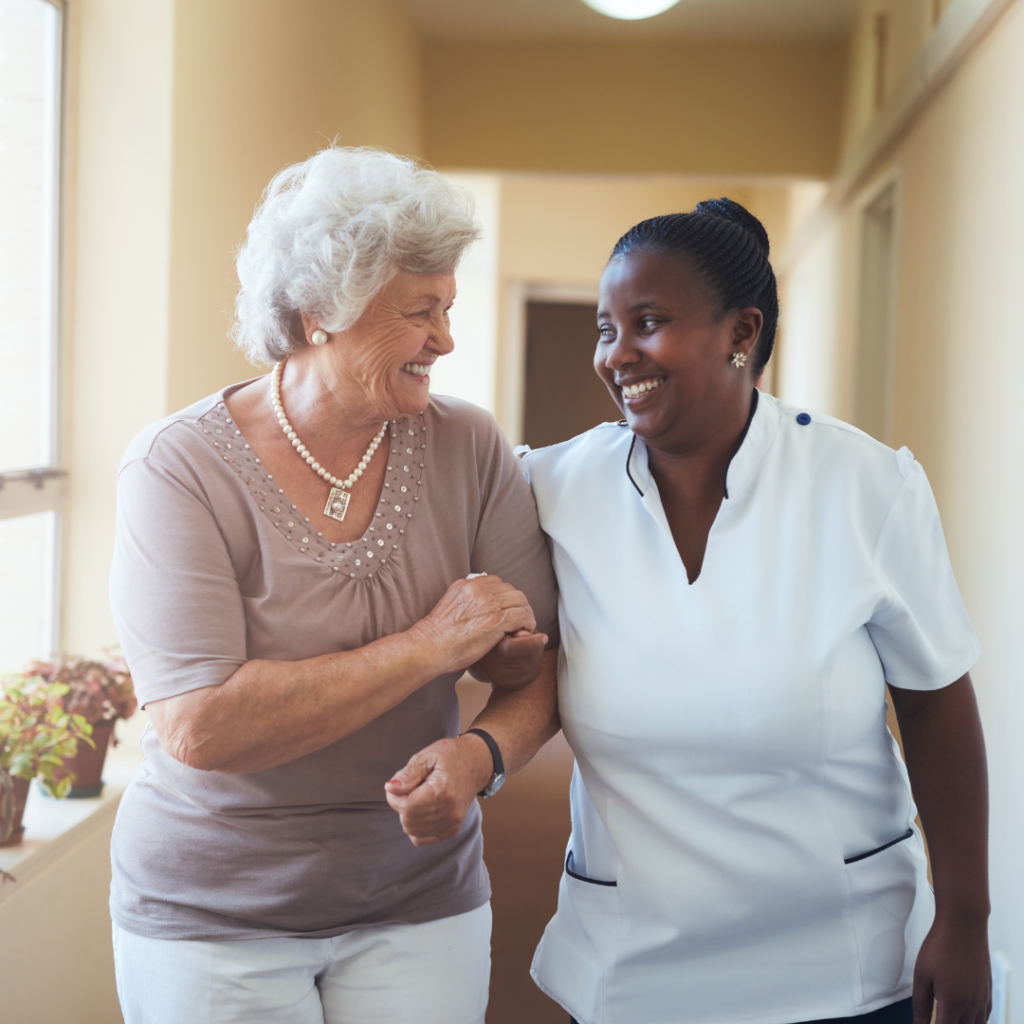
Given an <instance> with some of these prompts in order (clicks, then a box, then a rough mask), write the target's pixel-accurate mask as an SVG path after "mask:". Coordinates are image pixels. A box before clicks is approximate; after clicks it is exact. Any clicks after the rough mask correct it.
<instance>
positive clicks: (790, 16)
mask: <svg viewBox="0 0 1024 1024" xmlns="http://www.w3.org/2000/svg"><path fill="white" fill-rule="evenodd" d="M404 2H405V5H406V7H407V8H408V9H409V11H410V12H411V13H412V16H413V18H414V19H415V20H416V23H417V24H418V25H419V27H420V30H421V31H422V32H423V34H424V35H426V36H428V37H431V38H439V39H446V38H462V39H467V38H476V39H480V38H491V39H494V38H514V37H518V38H523V37H528V38H565V37H573V38H590V39H652V38H657V39H664V38H666V37H670V38H681V37H689V38H717V39H723V38H725V39H776V40H778V39H808V38H829V37H832V38H834V37H838V36H844V35H846V34H847V33H848V32H849V31H850V28H851V26H852V24H853V19H854V16H855V14H856V10H857V7H858V0H680V2H679V3H678V4H677V5H676V6H675V7H673V8H671V9H670V10H668V11H665V13H664V14H659V15H657V16H655V17H653V18H647V19H645V20H643V21H617V20H616V19H614V18H606V17H605V16H604V15H602V14H598V13H597V12H596V11H592V10H591V9H590V8H589V7H587V6H586V5H585V4H584V3H583V0H404Z"/></svg>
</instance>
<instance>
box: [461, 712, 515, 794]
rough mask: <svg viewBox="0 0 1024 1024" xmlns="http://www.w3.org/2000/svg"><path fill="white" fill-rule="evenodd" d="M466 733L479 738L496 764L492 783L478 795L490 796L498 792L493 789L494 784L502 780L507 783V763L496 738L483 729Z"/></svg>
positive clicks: (468, 730)
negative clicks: (503, 758) (502, 757)
mask: <svg viewBox="0 0 1024 1024" xmlns="http://www.w3.org/2000/svg"><path fill="white" fill-rule="evenodd" d="M466 733H473V735H474V736H479V737H480V739H482V740H483V741H484V743H486V744H487V746H488V748H489V749H490V751H491V760H492V761H493V762H494V774H493V775H492V776H491V781H490V782H489V783H488V784H487V785H486V786H485V787H484V788H483V789H482V790H480V792H479V793H478V794H477V795H478V796H490V795H491V793H492V792H496V790H492V789H491V787H492V785H493V784H494V782H495V781H496V780H497V779H501V781H502V782H504V781H505V779H504V776H505V762H504V761H503V760H502V759H501V750H500V749H499V748H498V744H497V743H496V742H495V740H494V737H493V736H492V735H491V734H490V733H489V732H485V731H484V730H483V729H467V730H466ZM489 791H490V792H489Z"/></svg>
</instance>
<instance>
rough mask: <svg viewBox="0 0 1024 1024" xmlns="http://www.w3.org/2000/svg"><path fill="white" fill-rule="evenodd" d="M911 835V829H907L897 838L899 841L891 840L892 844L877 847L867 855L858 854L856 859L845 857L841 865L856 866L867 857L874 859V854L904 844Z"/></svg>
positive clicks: (912, 832) (912, 831)
mask: <svg viewBox="0 0 1024 1024" xmlns="http://www.w3.org/2000/svg"><path fill="white" fill-rule="evenodd" d="M913 834H914V830H913V829H912V828H908V829H907V831H906V832H904V833H903V835H901V836H900V837H899V839H893V840H892V842H889V843H886V844H885V845H884V846H879V847H878V848H877V849H875V850H868V852H867V853H858V854H857V856H856V857H847V858H846V860H844V861H843V863H844V864H856V863H857V861H859V860H867V859H868V857H874V855H875V854H876V853H881V852H882V851H883V850H888V849H889V847H890V846H896V845H897V844H899V843H903V842H906V840H908V839H909V838H910V837H911V836H912V835H913Z"/></svg>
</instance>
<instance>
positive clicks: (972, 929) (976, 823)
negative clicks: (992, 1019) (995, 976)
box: [889, 674, 992, 1024]
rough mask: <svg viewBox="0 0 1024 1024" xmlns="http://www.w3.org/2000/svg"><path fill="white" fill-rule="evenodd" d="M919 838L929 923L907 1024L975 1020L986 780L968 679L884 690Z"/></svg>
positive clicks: (979, 1003)
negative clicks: (924, 841) (929, 883)
mask: <svg viewBox="0 0 1024 1024" xmlns="http://www.w3.org/2000/svg"><path fill="white" fill-rule="evenodd" d="M889 692H890V693H891V694H892V702H893V708H894V710H895V712H896V718H897V721H898V722H899V726H900V733H901V735H902V738H903V749H904V752H905V755H906V759H907V770H908V772H909V774H910V781H911V785H912V787H913V790H914V799H915V800H916V802H917V806H918V808H919V810H920V812H921V821H922V823H923V825H924V829H925V833H926V835H927V837H928V850H929V853H930V855H931V865H932V879H933V881H934V885H935V923H934V924H933V925H932V928H931V931H930V932H929V933H928V937H927V938H926V939H925V941H924V944H923V945H922V947H921V952H920V955H919V956H918V958H917V966H916V968H915V971H914V1024H929V1022H930V1021H931V1019H932V1004H933V1000H934V1002H935V1003H936V1004H937V1007H936V1018H935V1021H936V1024H984V1022H985V1021H987V1020H988V1015H989V1012H990V1010H991V1005H992V974H991V967H990V965H989V957H988V915H989V896H988V776H987V769H986V765H985V740H984V737H983V736H982V731H981V719H980V718H979V715H978V705H977V702H976V701H975V697H974V688H973V687H972V686H971V677H970V675H969V674H968V675H964V676H961V678H960V679H958V680H957V681H956V682H955V683H952V684H951V685H949V686H946V687H944V688H942V689H940V690H901V689H899V688H897V687H893V686H890V687H889Z"/></svg>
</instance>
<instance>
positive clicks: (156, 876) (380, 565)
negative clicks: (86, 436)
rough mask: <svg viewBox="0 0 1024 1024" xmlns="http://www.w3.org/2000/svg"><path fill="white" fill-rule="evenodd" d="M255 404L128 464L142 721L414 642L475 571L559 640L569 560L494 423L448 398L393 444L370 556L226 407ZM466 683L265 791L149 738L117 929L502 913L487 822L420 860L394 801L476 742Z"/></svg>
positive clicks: (125, 549) (405, 427)
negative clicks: (306, 499) (421, 772)
mask: <svg viewBox="0 0 1024 1024" xmlns="http://www.w3.org/2000/svg"><path fill="white" fill-rule="evenodd" d="M247 383H248V382H247ZM245 386H246V384H244V383H243V384H238V385H234V386H233V387H232V388H229V389H227V390H226V391H225V392H222V393H220V394H217V395H213V396H211V397H209V398H206V399H204V400H202V401H201V402H197V403H196V404H195V405H193V406H190V407H189V408H188V409H185V410H183V411H181V412H179V413H176V414H174V415H173V416H170V417H168V418H167V419H165V420H162V421H161V422H159V423H156V424H154V425H153V426H151V427H149V428H147V429H146V430H144V431H143V432H142V433H141V434H140V435H139V436H138V437H136V438H135V440H134V441H133V442H132V443H131V445H130V446H129V448H128V451H127V453H126V454H125V457H124V460H123V462H122V464H121V469H120V471H119V474H118V480H117V497H118V515H117V538H116V544H115V553H114V561H113V567H112V570H111V583H110V600H111V606H112V608H113V612H114V617H115V621H116V623H117V629H118V634H119V636H120V640H121V643H122V646H123V648H124V652H125V655H126V657H127V659H128V664H129V666H130V668H131V670H132V675H133V678H134V680H135V685H136V689H137V691H138V696H139V701H140V703H141V704H143V705H144V704H145V703H146V702H147V701H152V700H159V699H162V698H165V697H171V696H175V695H177V694H180V693H185V692H188V691H190V690H195V689H199V688H200V687H204V686H216V685H218V684H220V683H222V682H224V681H225V680H226V679H227V678H228V677H229V676H231V675H232V674H233V673H234V672H235V670H236V669H238V668H239V667H240V666H241V665H242V664H243V663H244V662H246V661H247V660H249V659H252V658H260V659H270V660H279V661H298V660H302V659H305V658H312V657H316V656H318V655H322V654H328V653H331V652H334V651H344V650H352V649H354V648H357V647H361V646H363V645H365V644H367V643H370V642H371V641H373V640H376V639H378V638H380V637H384V636H388V635H390V634H393V633H398V632H401V631H403V630H405V629H408V628H409V627H410V626H411V625H413V623H415V622H417V621H418V620H420V619H421V618H423V617H424V616H425V615H426V614H427V613H428V612H429V611H430V610H431V609H432V608H433V607H434V605H435V604H436V603H437V602H438V600H440V598H441V596H442V595H443V594H444V592H445V590H446V589H447V588H448V586H449V585H450V584H451V583H452V582H453V581H455V580H457V579H460V578H462V577H465V576H467V575H468V574H469V573H471V572H488V573H493V574H497V575H498V576H501V578H502V579H504V580H507V581H508V582H510V583H512V584H513V585H514V586H516V587H518V588H519V589H520V590H522V591H523V592H524V593H525V594H526V595H527V597H528V598H529V600H530V603H531V605H532V606H533V609H534V613H535V614H536V617H537V627H538V629H540V630H542V631H543V632H545V633H547V634H548V635H549V636H550V637H551V638H552V643H554V642H555V638H556V636H557V632H558V631H557V609H556V606H557V594H556V589H555V582H554V576H553V574H552V571H551V561H550V556H549V552H548V547H547V544H546V541H545V539H544V536H543V534H542V533H541V531H540V527H539V525H538V522H537V513H536V509H535V506H534V504H533V498H532V496H531V494H530V489H529V486H528V484H527V483H526V481H525V479H524V478H523V476H522V474H521V472H520V468H519V464H518V461H517V460H516V458H515V456H514V455H513V454H512V451H511V449H510V448H509V446H508V444H507V443H506V441H505V439H504V437H503V436H502V434H501V432H500V430H499V429H498V426H497V424H496V423H495V422H494V420H493V418H492V417H491V416H490V415H489V414H488V413H486V412H484V411H483V410H481V409H478V408H476V407H475V406H473V405H470V404H469V403H467V402H463V401H460V400H458V399H454V398H443V397H438V396H433V397H431V399H430V403H429V405H428V407H427V409H426V411H425V412H424V413H423V414H422V415H418V416H408V417H405V418H403V419H400V420H396V421H395V422H393V423H391V424H389V425H388V433H387V434H386V435H385V442H387V443H386V445H385V444H382V445H381V448H380V452H379V453H378V457H379V456H380V454H382V453H384V452H387V458H388V469H387V475H386V479H385V483H384V487H383V489H382V491H381V497H380V501H379V504H378V511H377V512H376V514H375V515H374V517H373V520H372V523H371V525H370V527H369V528H368V529H367V531H366V533H365V534H364V535H363V536H362V537H361V538H360V539H359V540H358V541H355V542H353V543H351V544H333V543H330V542H328V541H326V540H325V539H324V538H323V537H322V536H321V535H320V533H319V532H318V530H317V528H316V526H317V524H316V523H311V522H309V521H308V520H307V519H305V518H303V517H302V516H301V515H299V513H298V511H297V510H296V508H295V506H294V505H293V504H292V503H291V502H290V501H289V499H288V495H287V494H285V493H284V492H283V491H282V490H281V489H280V488H279V487H277V486H276V484H275V481H274V480H273V478H272V476H271V475H270V474H269V473H267V472H266V470H265V468H264V467H263V465H262V464H261V463H260V460H259V459H258V458H256V456H255V455H254V453H253V452H252V450H251V449H250V448H249V446H248V444H247V443H246V441H245V438H244V437H243V436H242V434H241V432H240V431H239V429H238V428H237V427H236V426H235V424H234V423H233V422H232V419H231V416H230V413H229V412H228V409H227V407H226V405H225V403H224V399H225V396H226V395H229V394H231V393H232V392H233V391H235V390H238V389H239V388H242V387H245ZM459 675H460V673H452V674H448V675H444V676H441V677H439V678H437V679H435V680H433V681H432V682H430V683H428V684H427V685H425V686H423V687H421V688H420V689H419V690H417V691H416V692H415V693H413V694H412V695H411V696H409V697H407V698H406V699H405V700H404V701H402V702H401V703H400V704H398V705H397V706H396V707H394V708H392V709H391V710H390V711H388V712H386V713H385V714H383V715H381V716H380V717H379V718H377V719H376V720H374V721H373V722H370V723H369V724H368V725H366V726H364V727H363V728H362V729H359V730H358V731H356V732H354V733H352V734H351V735H349V736H346V737H344V738H343V739H340V740H338V741H337V742H335V743H333V744H331V745H330V746H328V747H325V748H323V749H322V750H318V751H316V752H315V753H312V754H309V755H307V756H305V757H300V758H298V759H297V760H295V761H292V762H290V763H288V764H283V765H280V766H279V767H277V768H270V769H267V770H264V771H258V772H251V773H248V774H239V775H227V774H220V773H217V772H205V771H199V770H197V769H194V768H189V767H187V766H186V765H184V764H182V763H180V762H179V761H176V760H175V759H174V758H172V757H171V756H170V755H168V754H167V753H165V752H164V750H163V749H162V748H161V746H160V743H159V741H158V740H157V737H156V734H155V733H154V732H153V729H152V727H151V726H147V728H146V731H145V733H144V734H143V737H142V749H143V752H144V754H145V759H144V760H143V762H142V766H141V769H140V771H139V773H138V775H137V777H136V778H135V780H134V781H133V782H132V784H131V786H130V787H129V788H128V790H127V791H126V793H125V794H124V796H123V798H122V800H121V806H120V808H119V811H118V815H117V823H116V825H115V827H114V835H113V841H112V859H113V884H112V889H111V913H112V916H113V918H114V921H115V922H116V923H117V924H118V925H119V926H121V927H122V928H124V929H126V930H127V931H130V932H134V933H136V934H139V935H147V936H153V937H157V938H169V939H249V938H263V937H270V936H279V937H280V936H307V937H325V936H331V935H338V934H341V933H343V932H346V931H349V930H351V929H353V928H358V927H360V926H362V925H369V924H380V923H385V922H409V923H415V922H422V921H430V920H434V919H437V918H442V917H450V916H453V915H455V914H460V913H465V912H466V911H469V910H473V909H475V908H476V907H478V906H481V905H482V904H483V903H485V902H486V901H487V899H488V898H489V896H490V887H489V884H488V880H487V872H486V870H485V868H484V866H483V861H482V840H481V837H480V812H479V808H478V807H477V806H476V805H474V806H473V807H472V808H471V809H470V813H469V814H468V815H467V817H466V821H465V824H464V825H463V828H462V831H461V832H460V834H459V835H458V836H457V837H456V838H455V839H452V840H449V841H448V842H444V843H440V844H437V845H435V846H423V847H414V846H413V845H412V843H411V842H410V841H409V839H408V837H407V836H406V835H405V834H404V833H403V832H402V829H401V825H400V823H399V819H398V816H397V814H395V812H394V811H392V810H391V808H390V807H389V806H388V804H387V802H386V801H385V798H384V783H385V782H386V781H387V779H389V778H390V777H391V776H392V774H394V772H395V771H397V770H398V769H399V768H401V767H402V766H403V765H404V764H405V763H406V761H407V760H408V758H409V757H410V756H411V755H412V754H413V753H415V752H416V751H418V750H420V749H422V748H423V747H425V746H427V745H429V744H430V743H433V742H434V741H435V740H438V739H440V738H442V737H445V736H455V735H457V734H458V732H459V708H458V701H457V699H456V695H455V682H456V680H457V678H458V676H459Z"/></svg>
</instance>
